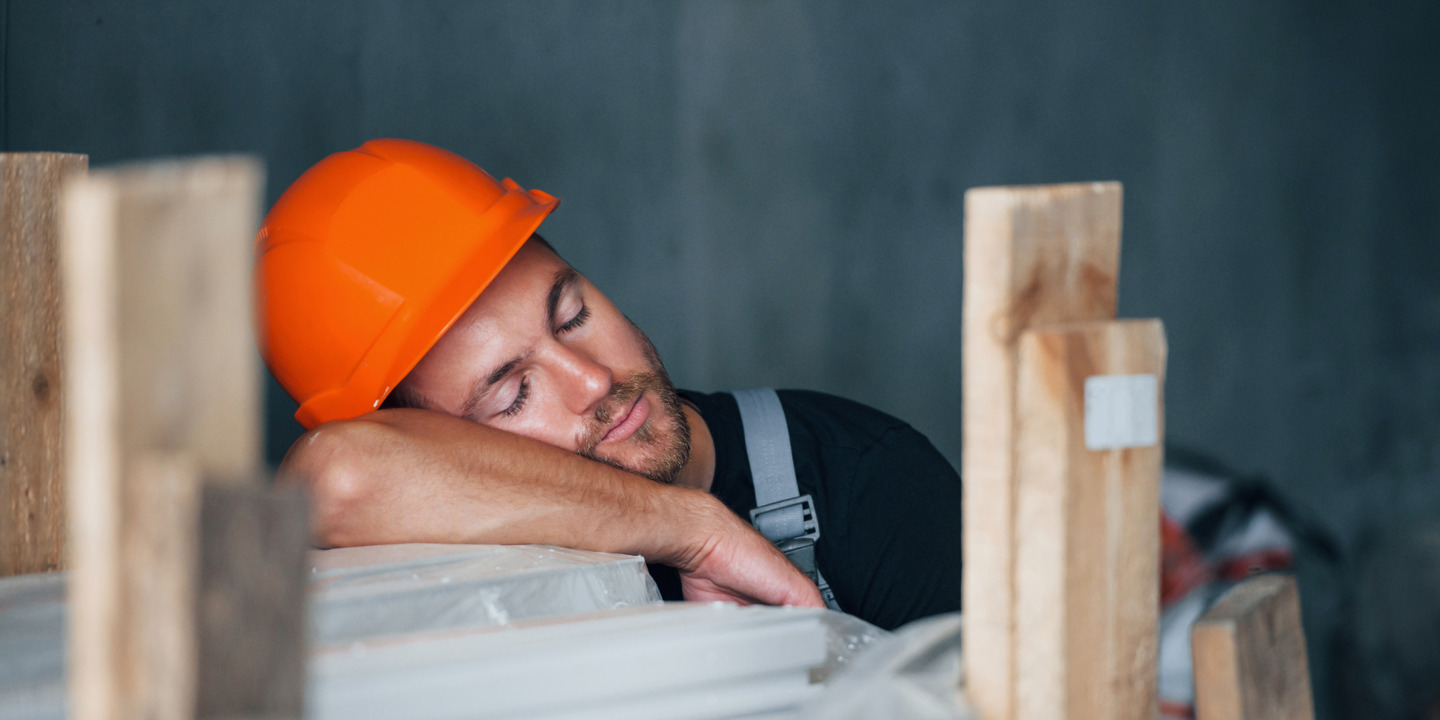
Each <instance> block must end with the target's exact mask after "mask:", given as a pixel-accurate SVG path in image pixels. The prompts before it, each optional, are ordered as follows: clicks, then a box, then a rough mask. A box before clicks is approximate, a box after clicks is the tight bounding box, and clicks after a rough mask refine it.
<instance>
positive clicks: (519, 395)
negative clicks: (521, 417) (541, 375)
mask: <svg viewBox="0 0 1440 720" xmlns="http://www.w3.org/2000/svg"><path fill="white" fill-rule="evenodd" d="M529 397H530V378H529V377H522V378H520V390H519V391H518V392H516V393H515V401H514V402H512V403H510V407H507V408H505V409H504V410H501V411H500V414H501V415H504V416H505V417H512V416H514V415H516V414H518V413H519V412H520V411H521V410H524V409H525V401H526V400H527V399H528V398H529Z"/></svg>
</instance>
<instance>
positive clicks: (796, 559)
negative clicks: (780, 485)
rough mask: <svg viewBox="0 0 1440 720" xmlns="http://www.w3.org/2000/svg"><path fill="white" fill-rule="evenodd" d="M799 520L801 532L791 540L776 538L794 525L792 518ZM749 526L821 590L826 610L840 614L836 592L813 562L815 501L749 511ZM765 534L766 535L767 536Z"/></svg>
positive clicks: (817, 524)
mask: <svg viewBox="0 0 1440 720" xmlns="http://www.w3.org/2000/svg"><path fill="white" fill-rule="evenodd" d="M792 507H793V508H796V509H795V510H793V511H789V512H788V513H785V515H789V516H790V517H785V516H784V515H775V516H772V517H771V518H769V519H768V520H762V518H764V517H765V516H766V515H770V514H771V513H779V512H782V511H787V510H789V508H792ZM796 513H798V514H799V516H800V527H801V530H802V532H801V533H800V534H799V535H794V536H790V537H775V535H781V534H785V533H783V532H781V528H784V527H785V526H791V527H793V525H794V515H795V514H796ZM750 524H751V525H754V526H755V529H756V530H759V531H760V534H761V535H764V536H765V537H766V538H767V539H769V540H770V542H773V543H775V547H776V548H777V549H779V550H780V552H783V553H785V557H787V558H789V559H790V562H792V563H794V565H795V567H797V568H799V569H800V572H803V573H805V574H806V575H808V576H810V580H811V582H814V583H815V586H816V587H817V588H819V590H820V596H821V597H822V598H824V600H825V605H826V607H829V608H830V609H831V610H839V609H840V606H839V605H838V604H836V602H835V592H834V591H833V590H831V589H830V583H828V582H826V581H825V577H824V576H823V575H821V574H820V566H819V565H818V564H817V563H816V562H815V541H816V540H819V539H820V521H819V520H817V519H816V517H815V501H814V500H812V499H811V498H810V496H809V495H799V496H797V497H792V498H786V499H784V500H780V501H779V502H773V503H770V504H768V505H761V506H760V507H757V508H755V509H754V510H751V511H750ZM767 530H768V532H767Z"/></svg>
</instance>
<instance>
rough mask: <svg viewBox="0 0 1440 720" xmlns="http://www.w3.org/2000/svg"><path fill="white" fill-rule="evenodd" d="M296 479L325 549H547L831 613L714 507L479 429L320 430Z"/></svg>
mask: <svg viewBox="0 0 1440 720" xmlns="http://www.w3.org/2000/svg"><path fill="white" fill-rule="evenodd" d="M280 475H281V478H282V479H283V480H285V481H288V482H292V483H298V484H301V485H304V486H305V487H306V488H307V489H308V490H309V492H310V495H311V506H312V508H313V512H314V521H315V535H316V541H317V544H320V545H322V546H352V545H376V544H383V543H400V542H435V543H493V544H520V543H537V544H547V545H559V546H562V547H572V548H577V549H581V550H597V551H601V552H616V553H626V554H631V555H643V556H645V558H646V559H647V560H649V561H651V562H659V563H663V564H666V565H671V566H674V567H676V568H677V569H679V570H680V573H681V584H682V587H683V589H684V592H685V597H686V599H689V600H701V601H708V600H727V601H733V602H739V603H742V604H750V603H766V604H773V605H805V606H810V607H823V603H822V602H821V599H820V594H819V591H818V590H816V588H815V585H814V584H813V583H811V582H810V579H809V578H808V577H807V576H806V575H805V574H804V573H801V572H800V570H799V569H797V568H796V567H795V566H794V565H793V564H791V563H790V561H789V559H788V558H786V557H785V555H784V554H783V553H781V552H780V551H779V550H777V549H776V548H775V546H774V545H772V544H770V542H769V541H767V540H766V539H765V538H764V537H763V536H761V535H760V534H759V533H758V532H756V531H755V530H754V529H753V528H751V527H750V526H749V525H748V524H746V523H745V522H744V521H742V520H741V519H740V518H738V517H736V516H735V514H734V513H732V512H730V510H729V509H728V508H726V507H725V506H724V504H723V503H721V502H720V501H719V500H717V499H715V497H714V496H712V495H710V494H709V493H707V492H704V491H701V490H693V489H688V488H682V487H676V486H670V485H662V484H660V483H656V482H653V481H651V480H648V479H646V478H643V477H640V476H639V475H634V474H631V473H628V472H625V471H623V470H619V469H616V468H613V467H610V466H609V465H605V464H602V463H598V462H594V461H592V460H587V459H585V458H582V457H580V456H579V455H576V454H575V453H572V452H568V451H565V450H561V449H560V448H556V447H553V446H551V445H546V444H544V443H541V442H538V441H535V440H531V439H529V438H524V437H520V436H518V435H514V434H511V433H507V432H504V431H501V430H496V429H494V428H489V427H485V426H483V425H478V424H476V423H473V422H470V421H468V420H461V419H458V418H453V417H450V416H447V415H442V414H439V413H433V412H428V411H424V410H386V411H380V412H375V413H370V414H369V415H365V416H363V417H361V418H358V419H356V420H350V421H343V422H332V423H327V424H325V425H322V426H320V427H319V428H317V429H315V430H312V431H311V432H309V433H307V434H306V435H305V436H304V437H302V438H301V439H300V440H299V441H297V442H296V443H295V445H294V446H293V447H292V448H291V449H290V453H289V454H288V455H287V456H286V458H285V462H284V463H283V464H282V465H281V468H280Z"/></svg>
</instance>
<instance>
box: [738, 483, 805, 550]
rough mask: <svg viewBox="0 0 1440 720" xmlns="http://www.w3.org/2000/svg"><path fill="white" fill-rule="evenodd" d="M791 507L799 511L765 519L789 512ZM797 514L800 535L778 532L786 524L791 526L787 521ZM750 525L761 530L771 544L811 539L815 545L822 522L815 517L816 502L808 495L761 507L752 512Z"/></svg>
mask: <svg viewBox="0 0 1440 720" xmlns="http://www.w3.org/2000/svg"><path fill="white" fill-rule="evenodd" d="M791 507H796V508H797V510H796V511H793V512H790V513H784V514H781V515H773V516H771V517H769V518H766V517H765V516H767V515H771V514H772V513H779V512H781V511H784V510H787V509H788V508H791ZM795 512H798V513H799V516H800V527H801V531H800V534H799V535H791V534H789V533H783V534H782V533H780V532H778V531H780V530H781V529H782V527H783V525H784V524H789V523H786V521H787V520H790V519H791V518H792V517H793V515H794V513H795ZM787 516H788V517H787ZM762 518H763V519H762ZM792 522H793V521H792ZM750 524H751V525H754V526H755V529H756V530H759V531H760V534H761V535H764V536H765V537H766V538H767V539H769V540H770V542H773V543H776V544H777V545H778V544H779V543H781V542H783V541H785V540H791V539H795V538H809V539H810V541H811V545H814V541H816V540H819V539H820V521H819V520H817V519H816V517H815V501H814V500H811V499H810V496H809V495H808V494H806V495H798V496H796V497H791V498H785V499H784V500H780V501H777V502H773V503H770V504H768V505H761V506H760V507H757V508H755V509H754V510H751V511H750ZM767 530H768V532H767ZM776 535H780V537H776Z"/></svg>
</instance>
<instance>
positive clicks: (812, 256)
mask: <svg viewBox="0 0 1440 720" xmlns="http://www.w3.org/2000/svg"><path fill="white" fill-rule="evenodd" d="M3 4H4V7H5V21H4V22H5V27H4V33H3V35H4V42H5V50H4V54H3V55H4V58H5V65H4V73H3V77H4V90H3V99H4V110H3V113H0V115H3V120H0V122H3V129H0V134H3V138H4V148H5V149H6V150H65V151H73V152H85V153H89V154H90V155H91V157H92V164H94V165H104V164H107V163H112V162H117V161H122V160H127V159H132V158H141V157H150V156H156V155H177V154H190V153H205V152H227V151H239V152H250V153H255V154H258V155H260V156H261V157H263V158H264V159H265V161H266V163H267V166H268V168H269V179H270V188H269V191H268V192H269V197H270V198H272V199H273V198H274V197H275V196H276V195H277V194H278V193H279V191H280V190H281V189H282V188H283V187H284V186H285V185H287V184H288V183H289V182H290V181H291V180H293V179H294V178H295V177H296V176H297V175H298V174H299V173H300V172H302V171H303V170H304V169H305V168H306V167H307V166H309V165H310V164H311V163H313V162H315V161H316V160H318V159H320V158H321V157H323V156H324V155H325V154H327V153H329V152H333V151H335V150H339V149H343V148H349V147H353V146H355V145H358V144H359V143H361V142H363V141H364V140H365V139H368V138H371V137H377V136H399V137H409V138H415V139H419V140H425V141H429V142H432V143H436V144H439V145H442V146H445V147H448V148H450V149H452V150H455V151H456V152H459V153H461V154H462V155H465V156H467V157H469V158H471V159H473V160H475V161H477V162H478V163H480V164H481V165H482V166H484V167H486V168H487V169H489V170H491V171H492V172H494V173H497V174H503V175H509V176H512V177H514V178H515V179H517V180H518V181H520V182H521V183H522V184H525V185H528V186H535V187H540V188H542V189H545V190H547V191H549V192H551V193H553V194H555V195H558V196H559V197H561V198H562V199H563V200H564V204H563V206H562V207H561V209H560V210H559V211H558V212H557V214H556V215H555V216H554V217H553V219H551V220H550V221H548V222H547V223H546V227H545V230H546V232H547V236H548V237H550V238H551V239H552V240H553V241H554V242H555V243H556V244H557V245H558V246H559V247H560V248H561V250H562V251H563V252H564V253H565V255H566V256H567V258H568V259H570V260H571V261H573V262H574V263H575V264H576V265H577V266H579V267H580V268H581V269H582V270H584V271H585V272H587V273H588V274H589V275H590V276H591V277H592V278H593V279H594V280H595V281H596V282H597V283H598V284H599V285H600V286H601V288H602V289H604V290H606V291H607V292H608V293H609V294H610V295H611V297H612V298H614V299H615V300H616V301H617V302H618V303H619V304H620V306H621V307H622V308H623V309H625V310H626V311H627V312H628V313H629V314H630V315H631V316H632V317H633V318H634V319H635V320H636V322H637V323H639V324H640V325H641V326H642V327H644V328H645V329H646V330H647V331H648V332H649V333H650V335H651V336H652V337H653V338H654V340H655V341H656V344H657V345H658V347H659V348H660V350H661V353H662V355H663V356H664V357H665V358H666V359H667V362H668V365H669V367H670V369H671V372H672V374H673V376H674V377H675V378H676V380H677V382H679V383H680V384H682V385H685V386H689V387H693V388H696V389H724V388H730V387H736V386H750V385H762V384H763V385H777V386H787V387H808V388H815V389H821V390H827V391H831V392H835V393H838V394H841V395H846V396H850V397H853V398H856V399H859V400H862V401H865V402H868V403H870V404H872V405H875V406H877V407H880V408H882V409H884V410H887V411H890V412H892V413H894V414H896V415H898V416H900V417H903V418H905V419H907V420H909V421H911V422H912V424H914V425H915V426H916V427H918V428H919V429H920V430H922V431H923V432H925V433H926V434H928V435H929V436H930V437H931V438H932V439H933V440H934V441H935V443H936V444H937V445H938V446H939V447H940V448H941V450H942V451H943V452H945V454H946V455H947V456H949V457H950V458H951V459H952V460H954V461H958V459H959V450H960V426H959V416H960V413H959V407H960V366H959V356H960V297H961V291H960V277H961V245H960V241H961V226H962V209H963V193H964V191H965V189H966V188H968V187H972V186H976V185H992V184H1002V183H1003V184H1009V183H1041V182H1047V183H1048V182H1059V181H1073V180H1096V179H1114V180H1120V181H1123V182H1124V183H1125V189H1126V199H1125V208H1126V209H1125V230H1124V250H1123V263H1122V265H1123V273H1122V281H1121V299H1120V308H1121V313H1122V315H1125V316H1132V317H1138V316H1158V317H1161V318H1163V319H1164V320H1165V321H1166V324H1167V329H1168V332H1169V339H1170V347H1171V355H1170V357H1171V361H1170V363H1171V364H1170V380H1169V384H1168V387H1167V394H1168V417H1167V422H1168V430H1169V435H1170V438H1171V440H1172V441H1174V442H1177V443H1180V444H1183V445H1186V446H1189V447H1193V448H1197V449H1200V450H1203V451H1207V452H1209V453H1211V454H1214V455H1216V456H1218V457H1219V458H1221V459H1223V460H1225V461H1227V462H1228V463H1230V464H1231V465H1233V466H1235V467H1237V468H1239V469H1241V470H1244V471H1253V472H1261V473H1265V474H1267V475H1269V476H1270V477H1272V478H1273V479H1274V481H1275V483H1276V485H1277V487H1278V488H1279V490H1280V491H1281V492H1282V493H1283V494H1284V495H1285V496H1286V497H1287V498H1288V499H1290V500H1291V501H1293V502H1294V503H1296V504H1298V505H1300V506H1302V507H1303V508H1306V509H1308V510H1311V511H1312V512H1313V513H1314V514H1315V515H1317V516H1318V517H1320V518H1321V520H1322V522H1323V523H1324V525H1325V526H1326V527H1327V528H1328V529H1330V530H1332V531H1333V532H1335V533H1336V534H1337V535H1338V536H1339V537H1340V538H1341V539H1342V541H1344V542H1345V543H1347V544H1348V543H1350V542H1352V541H1353V539H1354V538H1357V537H1360V536H1361V535H1362V534H1363V533H1364V532H1366V529H1367V528H1371V527H1375V526H1384V525H1387V524H1390V523H1393V522H1397V521H1398V520H1399V519H1401V518H1405V517H1412V516H1416V515H1420V514H1425V513H1435V512H1440V211H1437V208H1440V170H1437V168H1440V165H1437V163H1440V140H1437V137H1440V135H1437V133H1436V132H1435V128H1436V127H1437V117H1436V114H1437V111H1440V74H1437V70H1440V50H1437V48H1440V44H1437V43H1436V42H1435V38H1436V37H1437V30H1440V22H1437V21H1440V11H1437V9H1436V7H1437V6H1435V5H1434V4H1433V3H1424V2H1418V1H1417V2H1400V3H1392V4H1389V5H1385V6H1379V5H1375V4H1371V3H1362V2H1349V3H1346V2H1298V1H1291V2H1277V3H1255V2H1250V1H1248V0H1217V1H1215V2H1206V3H1153V2H1144V1H1142V0H1109V1H1107V2H1096V3H1068V2H1057V1H1053V0H1031V1H1026V2H1014V3H985V4H980V3H971V2H918V1H913V0H908V1H905V2H891V3H869V2H853V1H848V0H847V1H844V2H839V1H829V2H821V1H819V0H816V1H814V2H794V1H792V2H783V1H775V2H743V3H742V2H736V3H721V2H701V1H698V0H697V1H694V2H640V1H638V0H636V1H632V2H596V1H591V0H573V1H569V0H567V1H560V0H548V1H544V2H531V3H495V2H438V1H424V2H379V1H376V0H370V1H357V2H312V3H290V2H280V1H277V0H265V1H255V2H204V3H190V2H154V3H147V4H144V5H142V6H135V5H134V4H132V3H126V2H118V1H115V0H92V1H89V2H42V1H40V0H33V1H31V0H8V2H5V3H3ZM270 400H271V406H272V413H271V421H270V444H269V450H270V453H269V454H270V458H271V459H272V461H274V460H276V459H278V457H279V456H280V454H281V453H283V451H284V449H285V447H286V446H287V444H288V442H289V440H290V439H291V438H293V437H294V436H295V435H296V434H297V433H298V426H297V425H295V424H294V423H293V421H292V420H290V419H289V417H288V416H289V413H290V412H291V411H293V405H292V404H291V403H290V402H289V401H288V399H285V398H284V397H283V395H282V394H281V393H279V392H278V390H276V389H274V388H273V387H272V390H271V394H270ZM1302 581H1305V582H1306V583H1307V585H1308V587H1307V588H1306V589H1307V591H1308V593H1309V594H1308V595H1307V601H1310V602H1313V603H1314V604H1315V606H1316V607H1320V608H1321V609H1322V610H1323V608H1324V607H1326V606H1327V602H1330V601H1329V600H1327V597H1328V596H1327V595H1326V592H1327V591H1326V590H1325V589H1324V586H1325V583H1326V582H1328V581H1327V580H1326V579H1325V577H1324V576H1320V575H1311V576H1310V577H1309V578H1308V580H1307V579H1306V578H1304V577H1302ZM1302 587H1305V586H1302ZM1310 588H1318V589H1313V590H1312V589H1310ZM1310 598H1314V599H1313V600H1310ZM1331 604H1332V605H1333V603H1331ZM1317 612H1318V611H1317ZM1308 621H1310V618H1309V617H1308V616H1307V622H1308ZM1314 643H1315V640H1314V639H1312V645H1313V644H1314ZM1322 667H1323V661H1322Z"/></svg>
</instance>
